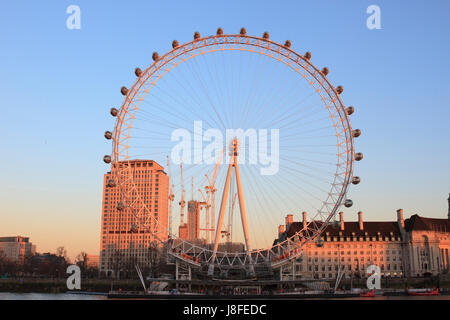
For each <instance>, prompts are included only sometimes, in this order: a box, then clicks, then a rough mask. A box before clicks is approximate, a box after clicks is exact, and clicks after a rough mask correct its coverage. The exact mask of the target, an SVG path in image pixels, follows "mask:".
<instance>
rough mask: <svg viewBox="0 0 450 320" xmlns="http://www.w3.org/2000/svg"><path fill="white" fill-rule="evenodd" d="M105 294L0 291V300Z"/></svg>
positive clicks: (81, 297) (98, 297) (87, 297)
mask: <svg viewBox="0 0 450 320" xmlns="http://www.w3.org/2000/svg"><path fill="white" fill-rule="evenodd" d="M105 299H108V298H107V297H106V296H101V295H90V294H72V293H11V292H0V300H105Z"/></svg>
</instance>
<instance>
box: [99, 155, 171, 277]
mask: <svg viewBox="0 0 450 320" xmlns="http://www.w3.org/2000/svg"><path fill="white" fill-rule="evenodd" d="M122 164H123V165H128V164H127V163H126V162H124V163H122ZM129 165H130V166H131V170H132V172H133V183H134V186H135V188H136V189H137V190H138V192H139V195H140V197H141V200H142V201H143V204H144V205H145V207H146V208H147V209H148V210H146V211H145V213H143V214H144V217H143V218H141V221H143V220H145V221H147V222H148V225H146V226H145V227H144V226H142V225H139V226H138V228H137V229H136V230H134V229H133V225H135V224H136V220H135V217H134V215H133V213H132V212H131V210H118V209H117V204H118V203H119V202H121V201H122V199H121V194H120V189H119V187H118V186H114V187H111V186H108V181H110V179H111V173H107V174H105V175H104V179H103V206H102V222H101V223H102V226H101V244H100V272H101V273H103V274H104V275H106V276H115V275H117V272H119V273H120V272H123V271H124V270H130V269H133V268H134V265H135V264H138V265H139V266H140V267H141V268H145V267H146V265H147V264H149V263H150V261H149V260H148V256H149V248H150V247H151V246H153V245H154V243H155V242H154V241H155V240H158V241H156V243H161V242H162V241H166V240H167V238H168V197H169V177H168V176H167V174H166V172H164V168H163V167H162V166H161V165H159V164H158V163H156V162H155V161H152V160H133V161H130V164H129ZM146 215H151V217H150V216H149V217H146ZM141 216H142V213H141ZM155 220H157V221H158V223H155V222H154V221H155Z"/></svg>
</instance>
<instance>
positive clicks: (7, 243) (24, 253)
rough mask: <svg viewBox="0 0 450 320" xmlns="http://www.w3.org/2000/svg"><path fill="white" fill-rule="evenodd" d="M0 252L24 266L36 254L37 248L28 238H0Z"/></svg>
mask: <svg viewBox="0 0 450 320" xmlns="http://www.w3.org/2000/svg"><path fill="white" fill-rule="evenodd" d="M0 252H1V253H3V254H4V255H5V257H6V258H7V259H9V260H11V261H13V262H16V263H20V264H22V263H23V262H24V261H25V258H26V257H29V256H32V255H33V254H34V253H35V252H36V246H35V245H33V244H32V243H31V242H30V238H27V237H21V236H17V237H0Z"/></svg>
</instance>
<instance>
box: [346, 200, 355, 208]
mask: <svg viewBox="0 0 450 320" xmlns="http://www.w3.org/2000/svg"><path fill="white" fill-rule="evenodd" d="M352 205H353V201H352V200H350V199H347V200H345V203H344V206H345V207H346V208H350V207H351V206H352Z"/></svg>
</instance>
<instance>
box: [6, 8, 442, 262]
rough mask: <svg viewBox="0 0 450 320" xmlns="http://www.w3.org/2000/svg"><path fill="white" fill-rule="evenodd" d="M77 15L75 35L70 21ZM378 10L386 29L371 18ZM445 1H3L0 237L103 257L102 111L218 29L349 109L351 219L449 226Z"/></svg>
mask: <svg viewBox="0 0 450 320" xmlns="http://www.w3.org/2000/svg"><path fill="white" fill-rule="evenodd" d="M70 4H76V5H79V6H80V8H81V30H68V29H67V28H66V19H67V17H68V14H66V8H67V7H68V6H69V5H70ZM371 4H377V5H379V6H380V8H381V26H382V29H381V30H369V29H367V28H366V19H367V17H368V15H367V14H366V8H367V7H368V6H369V5H371ZM449 16H450V3H449V2H448V1H372V0H371V1H363V0H358V1H344V2H342V1H195V2H194V1H184V2H181V1H171V2H169V3H166V2H165V1H120V2H118V1H117V2H116V1H81V0H74V1H8V2H5V1H4V2H2V3H1V4H0V39H1V50H0V86H1V90H0V99H1V115H2V125H1V126H0V133H1V135H0V136H1V137H2V141H1V142H0V143H1V150H2V152H1V157H0V167H1V168H2V170H1V175H0V177H1V182H2V183H1V185H0V200H1V203H2V208H1V209H0V212H1V222H0V235H15V234H21V235H28V236H30V237H31V238H32V241H33V242H35V243H36V244H37V245H38V251H54V249H55V248H56V246H58V245H64V246H66V247H67V248H68V249H69V253H70V255H71V256H74V255H75V254H77V253H78V252H80V251H81V250H85V251H88V252H91V253H96V251H98V247H99V243H98V241H99V233H100V211H101V192H102V175H103V174H104V173H105V172H106V171H107V170H108V167H107V166H106V165H105V164H104V163H103V162H102V161H101V159H102V156H103V155H104V154H107V153H109V152H110V150H111V147H110V144H108V143H107V142H106V141H105V139H104V138H103V132H104V131H105V130H106V129H110V130H111V129H113V119H112V118H111V117H110V116H109V114H108V111H109V108H110V107H112V106H119V105H120V103H121V102H122V96H121V95H120V93H119V89H120V87H121V86H122V85H126V86H130V85H131V84H132V83H133V81H134V79H135V76H134V74H133V70H134V68H135V67H137V66H140V67H142V68H144V67H146V66H148V65H149V64H150V63H151V62H152V60H151V54H152V53H153V51H158V52H160V53H164V52H166V51H168V50H169V49H170V48H171V46H170V44H171V42H172V40H174V39H177V40H178V41H180V42H186V41H190V40H191V39H192V35H193V33H194V32H195V31H199V32H200V33H201V34H202V35H209V34H214V33H215V31H216V29H217V27H219V26H220V27H222V28H223V29H224V31H225V33H237V32H238V31H239V29H240V28H241V27H246V29H247V32H248V33H249V34H255V35H261V34H262V33H263V32H264V31H269V32H270V36H271V38H272V39H274V40H275V41H279V42H283V41H284V40H286V39H289V40H291V41H292V44H293V45H292V47H293V49H294V50H296V51H298V52H301V53H303V52H305V51H311V52H312V62H313V63H314V64H315V65H317V66H328V67H329V68H330V70H331V71H330V75H329V78H330V79H331V81H332V82H333V83H335V84H342V85H343V86H344V88H345V91H344V94H343V99H344V101H345V103H346V104H347V105H354V106H355V108H356V113H355V114H354V116H352V124H353V126H354V127H358V128H361V129H362V131H363V135H362V136H361V138H360V139H359V140H358V141H357V149H358V150H359V151H362V152H364V155H365V158H364V160H363V161H362V162H360V163H358V164H357V167H356V171H355V174H357V175H359V176H361V178H362V183H361V184H360V185H358V187H356V188H352V189H351V191H350V196H351V198H352V199H353V200H354V202H355V205H354V207H353V208H352V209H351V210H347V211H346V212H345V218H346V219H347V220H355V219H356V218H357V215H356V212H357V211H359V210H362V211H363V212H364V216H365V219H366V220H378V219H380V220H387V219H389V220H391V219H394V218H395V210H396V209H398V208H400V207H402V208H404V209H405V213H406V216H409V215H410V214H413V213H418V214H420V215H423V216H433V217H446V213H447V202H446V199H447V197H448V193H449V192H450V148H449V146H450V125H449V123H450V106H449V101H450V81H449V78H448V74H449V71H450V59H449V52H450V41H449V38H450V37H449V36H450V19H449Z"/></svg>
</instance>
